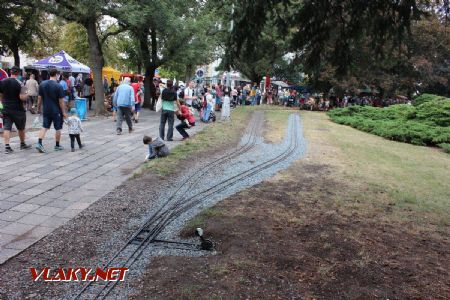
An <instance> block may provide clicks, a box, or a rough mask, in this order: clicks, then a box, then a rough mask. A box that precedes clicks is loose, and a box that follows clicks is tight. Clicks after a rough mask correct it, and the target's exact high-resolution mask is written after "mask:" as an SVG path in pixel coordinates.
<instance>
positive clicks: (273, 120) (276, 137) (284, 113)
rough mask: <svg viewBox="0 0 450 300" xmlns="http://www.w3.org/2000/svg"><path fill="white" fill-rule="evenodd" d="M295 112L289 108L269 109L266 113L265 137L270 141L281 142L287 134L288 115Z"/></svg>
mask: <svg viewBox="0 0 450 300" xmlns="http://www.w3.org/2000/svg"><path fill="white" fill-rule="evenodd" d="M291 113H293V111H289V110H271V111H270V110H268V111H266V113H265V119H266V123H265V129H264V139H265V140H266V141H267V142H269V143H279V142H281V141H282V140H283V139H284V137H285V135H286V128H287V125H288V122H287V120H288V117H289V115H290V114H291Z"/></svg>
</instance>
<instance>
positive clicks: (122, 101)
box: [113, 77, 135, 134]
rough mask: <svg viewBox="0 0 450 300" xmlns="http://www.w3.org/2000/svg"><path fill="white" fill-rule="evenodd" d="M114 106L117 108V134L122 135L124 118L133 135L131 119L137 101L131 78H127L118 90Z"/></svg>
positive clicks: (115, 94)
mask: <svg viewBox="0 0 450 300" xmlns="http://www.w3.org/2000/svg"><path fill="white" fill-rule="evenodd" d="M113 105H114V106H115V107H116V108H117V116H116V117H117V122H116V127H117V129H116V132H117V134H122V122H123V119H124V118H125V121H126V122H127V125H128V132H129V133H131V132H132V131H133V123H132V122H131V117H132V115H133V111H134V105H135V99H134V90H133V88H132V87H131V79H130V78H129V77H125V78H124V79H123V81H122V84H121V85H119V87H118V88H117V89H116V92H115V93H114V98H113Z"/></svg>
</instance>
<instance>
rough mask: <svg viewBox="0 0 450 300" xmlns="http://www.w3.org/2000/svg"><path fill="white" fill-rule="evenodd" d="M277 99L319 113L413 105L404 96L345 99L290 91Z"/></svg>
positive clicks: (346, 97) (355, 96) (362, 96)
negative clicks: (353, 107)
mask: <svg viewBox="0 0 450 300" xmlns="http://www.w3.org/2000/svg"><path fill="white" fill-rule="evenodd" d="M277 98H278V103H279V104H280V105H284V106H291V107H299V108H300V109H306V110H319V111H328V110H330V109H333V108H343V107H349V106H355V105H359V106H374V107H387V106H390V105H394V104H411V100H410V99H408V98H407V97H404V96H397V97H390V98H380V97H378V96H373V95H354V96H351V95H344V96H343V97H338V96H334V95H329V96H328V97H324V96H322V95H311V94H310V93H299V92H297V91H295V90H289V89H285V90H279V91H278V92H277Z"/></svg>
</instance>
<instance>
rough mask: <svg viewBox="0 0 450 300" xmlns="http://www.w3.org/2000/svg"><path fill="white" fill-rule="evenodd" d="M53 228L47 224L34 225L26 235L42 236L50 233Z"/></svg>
mask: <svg viewBox="0 0 450 300" xmlns="http://www.w3.org/2000/svg"><path fill="white" fill-rule="evenodd" d="M53 230H55V228H52V227H47V226H41V225H40V226H36V227H34V228H33V229H32V230H31V231H30V232H29V233H28V236H30V237H36V238H43V237H45V236H46V235H48V234H49V233H51V232H52V231H53Z"/></svg>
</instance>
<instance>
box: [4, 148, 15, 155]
mask: <svg viewBox="0 0 450 300" xmlns="http://www.w3.org/2000/svg"><path fill="white" fill-rule="evenodd" d="M13 152H14V150H13V149H11V148H5V154H11V153H13Z"/></svg>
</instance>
